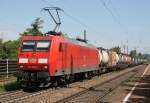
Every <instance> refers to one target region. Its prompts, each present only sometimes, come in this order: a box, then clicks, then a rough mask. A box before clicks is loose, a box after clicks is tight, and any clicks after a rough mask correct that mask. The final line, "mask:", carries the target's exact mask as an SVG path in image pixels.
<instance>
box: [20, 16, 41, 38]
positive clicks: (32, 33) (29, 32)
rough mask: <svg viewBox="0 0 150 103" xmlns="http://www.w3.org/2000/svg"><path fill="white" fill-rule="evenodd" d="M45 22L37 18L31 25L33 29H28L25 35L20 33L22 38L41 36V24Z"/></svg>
mask: <svg viewBox="0 0 150 103" xmlns="http://www.w3.org/2000/svg"><path fill="white" fill-rule="evenodd" d="M43 22H44V21H43V20H41V19H40V18H36V19H35V21H34V22H33V23H32V24H31V28H27V29H26V30H25V31H24V32H23V33H20V35H21V36H27V35H28V36H40V35H42V32H41V31H40V29H41V28H43V27H42V26H41V24H43Z"/></svg>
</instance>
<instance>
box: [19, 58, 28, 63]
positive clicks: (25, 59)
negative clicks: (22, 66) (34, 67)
mask: <svg viewBox="0 0 150 103" xmlns="http://www.w3.org/2000/svg"><path fill="white" fill-rule="evenodd" d="M19 63H28V58H19Z"/></svg>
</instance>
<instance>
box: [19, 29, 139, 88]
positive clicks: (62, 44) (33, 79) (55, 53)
mask: <svg viewBox="0 0 150 103" xmlns="http://www.w3.org/2000/svg"><path fill="white" fill-rule="evenodd" d="M139 63H142V60H141V59H136V58H131V57H130V56H129V55H127V54H117V53H116V52H114V51H111V50H108V49H104V48H101V47H98V48H97V47H96V46H94V45H92V44H90V43H88V42H87V41H86V40H84V39H79V38H78V39H72V38H69V37H67V36H65V35H63V34H62V33H56V32H49V34H47V35H45V36H23V37H22V38H21V40H20V47H19V50H18V74H17V78H18V81H19V82H20V83H21V86H22V87H47V86H50V85H53V86H57V85H59V84H60V83H70V82H71V81H73V80H75V79H78V78H89V77H92V76H93V75H99V74H101V73H103V72H106V71H107V72H108V71H113V70H119V69H121V68H124V67H125V66H126V67H128V66H131V65H133V64H139Z"/></svg>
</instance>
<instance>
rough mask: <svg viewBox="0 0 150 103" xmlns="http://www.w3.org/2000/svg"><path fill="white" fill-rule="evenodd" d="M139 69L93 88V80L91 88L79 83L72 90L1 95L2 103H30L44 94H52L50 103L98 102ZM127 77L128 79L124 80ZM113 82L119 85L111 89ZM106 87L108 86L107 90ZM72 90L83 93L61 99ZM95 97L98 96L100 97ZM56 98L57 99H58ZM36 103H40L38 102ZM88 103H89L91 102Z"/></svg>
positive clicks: (18, 91)
mask: <svg viewBox="0 0 150 103" xmlns="http://www.w3.org/2000/svg"><path fill="white" fill-rule="evenodd" d="M139 67H141V66H138V67H135V69H133V70H132V72H131V70H128V72H125V73H120V74H119V73H118V74H119V75H118V76H115V77H114V78H112V79H109V80H106V81H104V82H102V83H100V84H97V85H92V86H91V85H90V83H88V82H91V81H92V80H89V81H88V82H87V84H88V85H90V86H88V85H86V86H83V85H80V86H79V84H83V82H81V83H80V82H77V83H73V84H71V88H61V89H56V90H53V89H52V88H49V89H43V90H36V91H23V90H17V91H12V92H5V93H1V94H0V103H14V102H15V103H18V101H19V103H21V101H24V100H28V101H25V102H29V101H31V99H33V98H31V97H35V98H36V97H38V96H40V95H42V96H44V94H50V95H49V98H50V100H49V102H52V103H55V102H56V103H74V102H80V100H82V101H81V102H84V100H85V99H86V98H93V101H94V100H97V101H98V100H99V98H100V96H99V95H101V96H102V97H103V96H105V95H106V94H108V93H109V92H111V90H113V89H114V88H116V87H117V85H119V84H120V83H121V82H123V81H125V80H126V79H127V78H130V77H131V76H132V75H134V74H135V72H136V71H135V70H136V69H138V68H139ZM108 74H109V75H110V74H111V73H108ZM108 74H105V75H103V76H102V77H100V78H103V77H107V75H108ZM112 74H113V73H112ZM112 74H111V75H112ZM116 74H117V73H116ZM127 74H128V75H127ZM129 74H130V75H129ZM125 76H126V78H124V77H125ZM120 77H122V81H121V82H117V81H119V80H117V79H118V78H120ZM95 82H96V81H95ZM113 82H116V83H115V84H117V85H112V87H111V88H110V83H111V84H113ZM106 84H107V86H106ZM104 85H105V86H106V88H105V86H104ZM78 86H79V88H77V87H78ZM102 87H103V89H102ZM74 88H76V89H74ZM72 89H74V90H75V91H76V92H77V90H78V89H81V91H79V92H77V93H73V92H72V95H71V96H68V97H65V96H64V97H60V94H61V93H62V94H63V93H65V92H66V91H69V92H68V93H70V91H72ZM75 91H74V92H75ZM58 94H59V95H58ZM65 94H66V93H65ZM95 95H97V96H98V97H97V96H95ZM88 96H89V97H88ZM91 96H94V97H91ZM56 97H57V99H56ZM96 97H97V98H96ZM45 98H46V97H45ZM84 98H85V99H84ZM36 99H37V98H36ZM38 99H39V97H38ZM36 102H38V101H36ZM85 102H86V101H85ZM87 103H89V100H88V102H87ZM90 103H93V102H90Z"/></svg>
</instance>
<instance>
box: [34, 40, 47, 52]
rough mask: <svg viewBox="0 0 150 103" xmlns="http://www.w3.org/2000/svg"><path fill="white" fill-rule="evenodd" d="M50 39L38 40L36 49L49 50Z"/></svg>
mask: <svg viewBox="0 0 150 103" xmlns="http://www.w3.org/2000/svg"><path fill="white" fill-rule="evenodd" d="M49 46H50V41H37V45H36V51H48V50H49Z"/></svg>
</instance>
